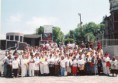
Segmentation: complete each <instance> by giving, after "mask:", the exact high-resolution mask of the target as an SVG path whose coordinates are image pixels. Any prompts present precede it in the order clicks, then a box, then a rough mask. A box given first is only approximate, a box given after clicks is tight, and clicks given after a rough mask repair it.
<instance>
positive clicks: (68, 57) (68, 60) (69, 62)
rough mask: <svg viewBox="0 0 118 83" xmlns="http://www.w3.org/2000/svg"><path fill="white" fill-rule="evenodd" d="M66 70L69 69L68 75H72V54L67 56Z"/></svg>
mask: <svg viewBox="0 0 118 83" xmlns="http://www.w3.org/2000/svg"><path fill="white" fill-rule="evenodd" d="M66 64H67V65H66V66H67V67H66V71H67V75H70V74H71V66H72V60H71V59H70V56H67V59H66Z"/></svg>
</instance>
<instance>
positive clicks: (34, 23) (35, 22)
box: [26, 17, 58, 28]
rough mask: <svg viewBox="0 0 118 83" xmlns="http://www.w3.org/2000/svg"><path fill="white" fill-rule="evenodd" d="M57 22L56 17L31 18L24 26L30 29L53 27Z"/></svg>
mask: <svg viewBox="0 0 118 83" xmlns="http://www.w3.org/2000/svg"><path fill="white" fill-rule="evenodd" d="M57 20H58V19H57V18H56V17H47V18H46V17H32V19H31V20H30V21H27V22H26V24H27V26H30V27H32V28H38V27H39V26H42V25H54V24H55V23H56V22H57Z"/></svg>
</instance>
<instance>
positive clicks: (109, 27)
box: [104, 0, 118, 39]
mask: <svg viewBox="0 0 118 83" xmlns="http://www.w3.org/2000/svg"><path fill="white" fill-rule="evenodd" d="M109 2H110V14H111V15H110V16H109V17H107V16H106V17H105V19H104V22H105V32H104V36H105V37H104V38H106V39H118V0H109Z"/></svg>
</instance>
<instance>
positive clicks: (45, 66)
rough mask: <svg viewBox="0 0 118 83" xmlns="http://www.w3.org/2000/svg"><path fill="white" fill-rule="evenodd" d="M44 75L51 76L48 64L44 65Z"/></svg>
mask: <svg viewBox="0 0 118 83" xmlns="http://www.w3.org/2000/svg"><path fill="white" fill-rule="evenodd" d="M44 73H45V74H49V66H48V64H46V65H44Z"/></svg>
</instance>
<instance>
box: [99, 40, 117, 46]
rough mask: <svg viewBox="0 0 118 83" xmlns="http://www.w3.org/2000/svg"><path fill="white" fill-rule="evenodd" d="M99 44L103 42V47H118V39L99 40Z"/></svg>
mask: <svg viewBox="0 0 118 83" xmlns="http://www.w3.org/2000/svg"><path fill="white" fill-rule="evenodd" d="M98 42H101V44H102V46H103V47H106V46H112V45H118V39H102V40H98Z"/></svg>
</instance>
